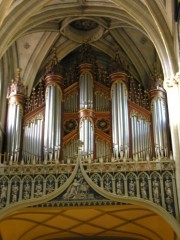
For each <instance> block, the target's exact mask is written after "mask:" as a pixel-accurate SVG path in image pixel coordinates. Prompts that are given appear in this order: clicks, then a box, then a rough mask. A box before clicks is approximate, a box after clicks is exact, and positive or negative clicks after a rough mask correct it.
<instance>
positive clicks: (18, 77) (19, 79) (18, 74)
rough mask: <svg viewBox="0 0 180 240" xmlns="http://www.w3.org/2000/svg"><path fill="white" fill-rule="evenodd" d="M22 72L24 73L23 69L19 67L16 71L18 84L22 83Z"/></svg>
mask: <svg viewBox="0 0 180 240" xmlns="http://www.w3.org/2000/svg"><path fill="white" fill-rule="evenodd" d="M21 71H22V68H20V67H18V68H17V70H16V72H17V76H16V81H17V82H20V81H21V76H20V73H21Z"/></svg>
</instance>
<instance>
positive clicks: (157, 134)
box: [151, 97, 168, 158]
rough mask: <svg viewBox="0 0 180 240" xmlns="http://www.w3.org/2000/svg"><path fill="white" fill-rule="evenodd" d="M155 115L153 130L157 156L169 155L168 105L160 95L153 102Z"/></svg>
mask: <svg viewBox="0 0 180 240" xmlns="http://www.w3.org/2000/svg"><path fill="white" fill-rule="evenodd" d="M151 111H152V116H153V132H154V145H155V154H156V157H157V158H159V157H167V149H168V145H167V129H166V126H167V122H166V117H165V116H166V107H165V103H164V100H163V99H162V98H160V97H155V98H153V100H152V102H151Z"/></svg>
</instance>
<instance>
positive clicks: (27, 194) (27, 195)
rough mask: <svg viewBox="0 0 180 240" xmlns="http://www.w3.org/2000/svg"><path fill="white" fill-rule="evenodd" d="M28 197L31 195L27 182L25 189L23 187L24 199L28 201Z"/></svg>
mask: <svg viewBox="0 0 180 240" xmlns="http://www.w3.org/2000/svg"><path fill="white" fill-rule="evenodd" d="M30 195H31V186H30V184H29V183H28V182H27V183H26V185H25V187H24V199H25V200H26V199H30Z"/></svg>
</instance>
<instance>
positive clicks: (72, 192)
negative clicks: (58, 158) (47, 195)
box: [63, 179, 82, 199]
mask: <svg viewBox="0 0 180 240" xmlns="http://www.w3.org/2000/svg"><path fill="white" fill-rule="evenodd" d="M81 182H82V179H80V180H79V181H78V180H77V179H74V182H73V183H72V184H71V185H70V186H69V188H68V189H67V192H66V193H65V194H64V196H63V197H64V198H68V199H69V198H71V199H77V195H78V193H79V189H80V185H81Z"/></svg>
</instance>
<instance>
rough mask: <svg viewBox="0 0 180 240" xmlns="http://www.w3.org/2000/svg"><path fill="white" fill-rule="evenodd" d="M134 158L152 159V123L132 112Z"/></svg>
mask: <svg viewBox="0 0 180 240" xmlns="http://www.w3.org/2000/svg"><path fill="white" fill-rule="evenodd" d="M131 129H132V156H133V159H134V160H136V161H137V160H145V159H146V158H147V157H148V158H149V157H151V148H152V146H151V135H150V122H149V121H148V119H146V118H145V117H144V116H142V115H141V114H138V113H137V112H135V111H134V110H133V111H132V112H131Z"/></svg>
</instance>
